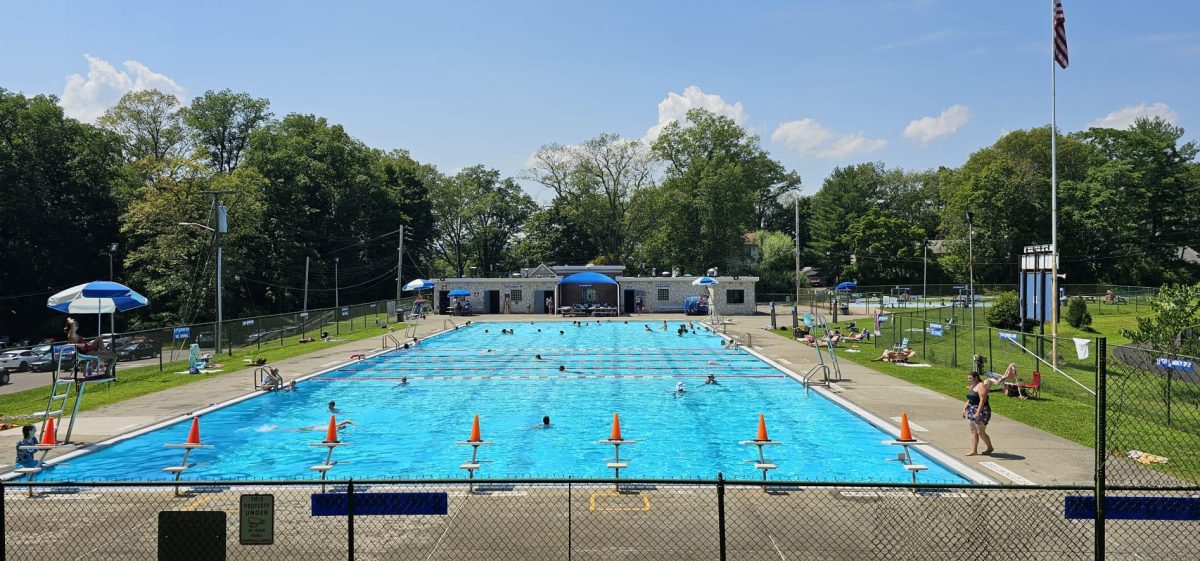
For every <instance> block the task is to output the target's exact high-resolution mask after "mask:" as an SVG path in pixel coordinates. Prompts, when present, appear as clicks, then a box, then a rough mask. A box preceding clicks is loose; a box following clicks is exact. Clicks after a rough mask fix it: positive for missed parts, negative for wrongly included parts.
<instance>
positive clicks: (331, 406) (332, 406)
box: [329, 401, 342, 413]
mask: <svg viewBox="0 0 1200 561" xmlns="http://www.w3.org/2000/svg"><path fill="white" fill-rule="evenodd" d="M329 412H330V413H341V412H342V410H341V409H338V408H337V404H336V403H334V402H332V401H330V402H329Z"/></svg>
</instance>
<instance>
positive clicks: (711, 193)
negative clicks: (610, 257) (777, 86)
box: [653, 109, 799, 271]
mask: <svg viewBox="0 0 1200 561" xmlns="http://www.w3.org/2000/svg"><path fill="white" fill-rule="evenodd" d="M653 150H654V154H655V155H656V156H657V157H658V158H660V159H661V160H663V161H664V162H665V163H666V166H667V170H666V179H665V181H664V182H663V187H664V192H665V193H666V194H667V199H669V200H672V204H668V205H664V206H663V207H661V208H658V209H657V210H658V211H659V212H660V213H665V214H658V215H657V216H658V217H659V220H660V228H663V229H665V235H663V233H660V234H659V235H658V236H657V237H658V238H659V241H660V242H665V241H666V240H672V241H673V242H674V244H673V245H674V247H673V248H672V247H671V244H670V243H663V244H662V245H660V246H659V248H658V250H657V251H659V252H662V253H664V257H665V258H666V259H668V260H669V263H668V264H671V265H680V266H683V267H684V269H685V270H693V271H704V270H705V269H707V268H709V267H713V266H718V267H721V268H722V269H724V270H728V269H729V268H730V266H731V265H732V264H734V263H740V262H742V261H743V260H744V255H745V251H746V245H745V240H744V237H743V235H744V234H746V233H748V232H751V231H754V230H757V229H758V226H759V224H760V223H761V222H762V221H763V219H764V217H765V216H766V214H767V213H768V210H769V207H770V206H771V205H770V203H771V202H772V201H774V200H775V199H776V198H777V197H778V195H779V194H782V193H784V192H787V191H789V190H792V189H794V188H796V187H798V186H799V177H798V176H795V174H789V173H786V172H784V171H783V167H782V166H780V165H779V164H778V163H777V162H775V161H774V160H771V158H770V157H769V155H768V154H767V153H766V151H765V150H763V149H762V147H761V146H759V139H758V137H757V136H754V135H749V134H747V133H746V131H745V130H744V129H742V127H740V126H738V125H737V123H735V122H734V121H733V120H732V119H730V118H728V117H724V116H719V115H716V114H713V113H710V112H708V111H705V110H702V109H692V110H690V111H688V113H687V122H686V123H680V122H679V121H675V122H672V123H670V124H668V125H667V126H666V127H665V128H664V129H663V130H662V132H661V133H660V134H659V137H658V139H657V140H656V141H655V143H654V146H653ZM683 240H686V243H681V242H682V241H683Z"/></svg>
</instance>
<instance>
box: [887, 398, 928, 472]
mask: <svg viewBox="0 0 1200 561" xmlns="http://www.w3.org/2000/svg"><path fill="white" fill-rule="evenodd" d="M883 443H884V444H886V445H888V446H900V447H901V448H902V449H903V450H902V451H901V452H900V453H899V454H897V455H896V459H897V460H899V461H900V463H901V464H903V465H904V470H905V471H907V472H908V473H910V474H912V482H913V483H916V482H917V474H918V473H920V472H922V471H925V470H927V469H929V466H927V465H924V464H914V463H913V461H912V453H911V452H909V449H908V447H909V446H923V445H926V444H929V443H928V442H925V441H923V440H917V439H915V438H913V436H912V429H910V428H909V426H908V413H901V414H900V438H897V439H895V440H885V441H883Z"/></svg>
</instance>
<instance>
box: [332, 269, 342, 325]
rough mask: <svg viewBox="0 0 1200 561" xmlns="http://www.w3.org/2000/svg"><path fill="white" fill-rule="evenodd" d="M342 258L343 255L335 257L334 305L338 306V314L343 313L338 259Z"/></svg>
mask: <svg viewBox="0 0 1200 561" xmlns="http://www.w3.org/2000/svg"><path fill="white" fill-rule="evenodd" d="M341 259H342V258H341V257H334V258H333V307H334V308H337V310H338V311H337V312H334V313H337V314H340V313H342V304H341V302H342V301H341V299H339V298H338V261H341Z"/></svg>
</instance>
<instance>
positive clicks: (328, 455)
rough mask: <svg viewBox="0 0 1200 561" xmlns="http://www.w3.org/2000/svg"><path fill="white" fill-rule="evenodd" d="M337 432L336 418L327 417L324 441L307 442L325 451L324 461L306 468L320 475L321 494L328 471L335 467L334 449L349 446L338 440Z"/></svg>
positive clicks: (347, 443)
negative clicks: (327, 425) (327, 423)
mask: <svg viewBox="0 0 1200 561" xmlns="http://www.w3.org/2000/svg"><path fill="white" fill-rule="evenodd" d="M337 431H338V424H337V417H336V416H334V415H330V416H329V428H328V429H326V430H325V440H324V441H322V442H309V443H308V445H309V446H318V447H322V446H323V447H324V448H325V450H326V452H325V461H324V462H322V463H319V464H317V465H315V466H312V467H310V468H308V469H311V470H313V471H315V472H317V473H319V474H321V482H322V483H321V492H322V493H324V492H325V483H324V481H325V480H326V479H327V478H328V476H329V470H331V469H333V466H335V465H337V462H335V461H333V450H334V449H335V448H339V447H342V446H349V445H350V443H349V442H341V441H339V440H338V433H337Z"/></svg>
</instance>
